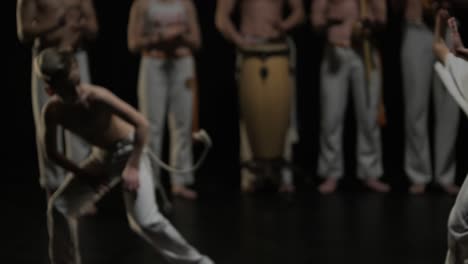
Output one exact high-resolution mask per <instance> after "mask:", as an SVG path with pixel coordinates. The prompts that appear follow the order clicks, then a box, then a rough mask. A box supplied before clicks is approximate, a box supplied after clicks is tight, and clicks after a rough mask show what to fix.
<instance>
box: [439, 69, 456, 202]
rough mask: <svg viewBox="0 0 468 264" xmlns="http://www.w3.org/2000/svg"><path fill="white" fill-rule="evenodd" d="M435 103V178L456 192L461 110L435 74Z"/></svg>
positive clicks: (441, 184) (451, 191) (453, 192)
mask: <svg viewBox="0 0 468 264" xmlns="http://www.w3.org/2000/svg"><path fill="white" fill-rule="evenodd" d="M434 103H435V111H434V112H435V115H434V116H435V120H434V123H435V135H434V136H435V141H434V143H435V146H434V154H435V157H434V158H435V179H436V181H437V183H438V184H440V186H442V188H444V190H445V191H446V192H448V193H450V194H456V193H457V192H458V190H459V188H458V187H457V186H456V185H455V184H454V181H455V171H456V168H455V167H456V165H455V153H456V149H455V142H456V141H457V134H458V124H459V118H460V110H459V109H458V105H457V103H456V102H455V100H454V99H453V97H452V96H451V95H450V93H449V92H448V91H447V89H445V87H443V84H442V82H441V80H440V78H439V76H437V74H434Z"/></svg>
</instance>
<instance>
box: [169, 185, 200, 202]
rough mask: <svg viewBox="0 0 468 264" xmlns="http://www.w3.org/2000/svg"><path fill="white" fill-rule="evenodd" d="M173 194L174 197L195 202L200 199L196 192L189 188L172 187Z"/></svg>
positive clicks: (181, 186)
mask: <svg viewBox="0 0 468 264" xmlns="http://www.w3.org/2000/svg"><path fill="white" fill-rule="evenodd" d="M172 194H173V195H174V196H179V197H182V198H185V199H188V200H195V199H197V197H198V194H197V192H196V191H193V190H190V189H189V188H187V187H185V186H183V185H178V186H174V187H172Z"/></svg>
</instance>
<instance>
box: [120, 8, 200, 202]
mask: <svg viewBox="0 0 468 264" xmlns="http://www.w3.org/2000/svg"><path fill="white" fill-rule="evenodd" d="M200 45H201V37H200V29H199V25H198V18H197V11H196V9H195V5H194V4H193V2H192V0H136V1H134V2H133V4H132V8H131V11H130V21H129V24H128V48H129V50H130V51H131V52H134V53H139V54H141V56H142V59H141V63H140V73H139V79H138V99H139V100H138V101H139V108H140V110H141V111H142V112H143V114H144V115H145V116H146V117H147V118H148V120H149V121H150V127H151V142H150V146H151V149H152V151H153V152H154V153H161V151H162V146H163V145H162V140H163V136H164V135H163V133H164V128H165V124H166V116H167V117H168V119H169V130H170V132H171V141H170V142H171V144H170V149H171V151H170V153H171V154H170V159H171V164H172V165H173V166H174V167H176V168H180V169H182V170H183V169H187V168H188V167H190V166H191V165H192V163H193V161H192V160H193V158H192V141H191V139H192V138H191V132H192V116H193V114H192V105H193V96H194V95H193V93H194V92H195V91H194V85H195V61H194V59H193V53H194V52H195V50H197V49H198V48H200ZM155 177H158V176H157V175H155ZM171 182H172V193H173V195H175V196H181V197H184V198H188V199H195V198H196V197H197V193H196V192H195V191H193V190H191V189H190V188H189V187H188V186H189V185H191V184H193V183H194V176H193V173H172V175H171Z"/></svg>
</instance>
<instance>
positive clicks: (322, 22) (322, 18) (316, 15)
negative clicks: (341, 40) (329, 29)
mask: <svg viewBox="0 0 468 264" xmlns="http://www.w3.org/2000/svg"><path fill="white" fill-rule="evenodd" d="M327 1H328V0H312V5H311V6H310V8H311V9H310V22H311V24H312V27H313V28H314V29H315V30H322V29H324V28H325V26H326V25H327V17H326V10H327V4H328V3H327Z"/></svg>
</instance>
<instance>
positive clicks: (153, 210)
mask: <svg viewBox="0 0 468 264" xmlns="http://www.w3.org/2000/svg"><path fill="white" fill-rule="evenodd" d="M115 153H118V152H117V151H115V152H108V151H103V150H101V149H97V148H96V149H94V150H93V152H92V154H91V156H90V157H89V158H88V159H87V160H86V161H85V162H84V164H83V165H82V166H83V168H85V169H89V170H91V171H94V172H95V173H98V174H99V173H104V174H106V175H109V180H108V182H107V185H108V187H109V188H112V187H113V186H115V184H116V182H118V181H120V179H121V172H122V170H123V168H124V167H125V164H126V162H127V158H128V153H129V152H128V151H127V153H125V154H123V155H122V154H115ZM152 174H153V170H152V168H151V163H150V160H149V157H148V154H146V153H144V154H143V155H142V157H141V159H140V168H139V179H140V187H139V188H138V190H137V191H136V192H135V193H134V192H129V191H126V190H123V195H124V202H125V207H126V211H127V218H128V221H129V225H130V228H131V229H132V230H133V231H134V232H136V233H137V234H138V235H140V236H141V237H142V238H143V239H144V240H146V241H147V242H148V243H150V244H151V245H152V246H153V247H154V248H155V249H157V250H158V251H159V252H160V253H161V254H162V255H163V256H164V257H165V258H166V259H167V260H168V261H169V262H170V263H180V264H188V263H199V264H211V263H213V261H211V260H210V259H209V258H208V257H206V256H203V255H201V254H200V253H199V252H198V251H197V250H196V249H195V248H193V247H192V246H191V245H189V244H188V243H187V241H185V239H184V238H183V237H182V236H181V235H180V234H179V232H178V231H177V230H176V229H175V228H174V227H173V226H172V225H171V223H170V222H169V221H168V220H167V219H166V218H165V217H164V216H163V215H162V214H161V213H160V212H159V210H158V206H157V204H156V197H155V193H154V189H153V188H154V187H153V186H154V183H153V177H152ZM105 193H106V191H103V190H100V191H98V190H96V189H93V188H92V187H91V186H90V185H88V184H86V183H85V182H83V181H82V180H80V179H79V178H76V177H75V176H74V175H68V176H67V177H66V179H65V181H64V182H63V183H62V185H61V186H60V188H59V189H58V190H57V191H56V192H55V193H54V195H53V196H52V197H51V199H50V201H49V204H48V216H49V226H51V227H52V226H54V218H53V208H54V207H55V208H56V209H57V210H58V211H59V212H60V213H62V214H63V215H64V216H65V218H66V219H68V221H69V223H71V225H70V231H71V232H70V233H71V237H72V239H71V242H72V243H71V244H68V245H62V248H61V250H65V251H67V250H68V251H69V252H74V256H75V260H74V262H72V263H75V264H79V263H81V257H80V252H79V239H78V219H79V217H80V216H81V215H83V214H84V213H85V212H86V211H87V210H88V208H89V206H90V205H93V204H95V203H96V202H97V201H98V200H99V199H101V198H102V196H103V195H105ZM49 232H50V233H49V234H50V236H51V239H52V240H53V238H54V230H53V229H52V228H51V229H50V230H49ZM64 246H68V248H63V247H64ZM50 250H51V251H53V250H54V245H53V244H52V243H51V244H50ZM51 255H54V254H51ZM52 263H57V262H55V261H54V259H52Z"/></svg>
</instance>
